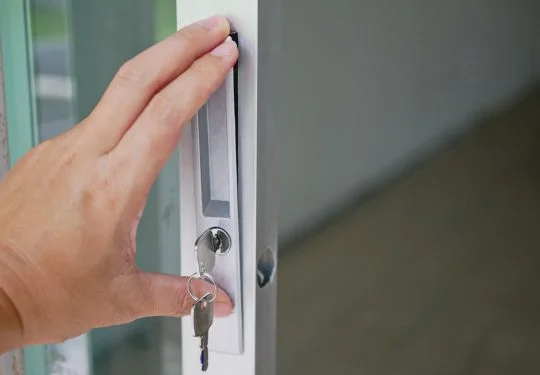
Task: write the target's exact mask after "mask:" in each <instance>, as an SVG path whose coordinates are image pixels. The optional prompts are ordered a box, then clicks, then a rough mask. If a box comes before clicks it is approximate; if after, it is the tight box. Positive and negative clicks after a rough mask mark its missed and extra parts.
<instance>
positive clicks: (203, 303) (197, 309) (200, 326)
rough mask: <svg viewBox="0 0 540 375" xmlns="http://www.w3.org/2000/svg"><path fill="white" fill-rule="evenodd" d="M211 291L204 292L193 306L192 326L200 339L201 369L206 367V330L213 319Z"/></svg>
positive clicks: (203, 369) (204, 369)
mask: <svg viewBox="0 0 540 375" xmlns="http://www.w3.org/2000/svg"><path fill="white" fill-rule="evenodd" d="M212 299H213V297H212V294H211V293H207V294H205V295H204V296H203V297H202V298H201V299H199V300H198V301H197V302H196V303H195V306H194V307H193V328H194V329H195V337H199V338H200V339H201V344H200V347H201V357H200V360H201V367H202V371H206V370H207V369H208V331H209V330H210V327H211V326H212V323H213V321H214V302H213V301H212Z"/></svg>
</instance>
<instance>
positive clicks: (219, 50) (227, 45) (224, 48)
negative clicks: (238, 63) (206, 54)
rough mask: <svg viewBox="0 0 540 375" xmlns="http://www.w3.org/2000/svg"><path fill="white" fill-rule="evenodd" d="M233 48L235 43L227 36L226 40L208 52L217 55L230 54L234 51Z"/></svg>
mask: <svg viewBox="0 0 540 375" xmlns="http://www.w3.org/2000/svg"><path fill="white" fill-rule="evenodd" d="M235 48H236V43H234V42H233V41H232V39H229V38H227V40H226V41H224V42H223V43H221V44H220V45H219V46H217V47H216V48H214V49H213V50H212V52H210V54H211V55H214V56H219V57H225V56H230V55H232V54H233V53H234V49H235Z"/></svg>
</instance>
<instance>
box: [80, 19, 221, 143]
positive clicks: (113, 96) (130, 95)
mask: <svg viewBox="0 0 540 375" xmlns="http://www.w3.org/2000/svg"><path fill="white" fill-rule="evenodd" d="M228 33H229V23H228V21H227V19H225V18H223V17H220V16H215V17H211V18H208V19H205V20H202V21H199V22H197V23H194V24H192V25H189V26H187V27H185V28H183V29H181V30H180V31H178V32H177V33H175V34H173V35H172V36H170V37H169V38H167V39H165V40H163V41H162V42H160V43H157V44H155V45H154V46H152V47H150V48H148V49H147V50H145V51H143V52H142V53H140V54H139V55H137V56H135V57H134V58H132V59H131V60H129V61H128V62H126V63H125V64H124V65H122V67H121V68H120V69H119V71H118V73H117V74H116V75H115V77H114V79H113V80H112V82H111V84H110V85H109V87H108V88H107V90H106V91H105V94H104V95H103V97H102V98H101V100H100V102H99V103H98V105H97V106H96V108H95V109H94V111H93V112H92V114H91V117H92V119H93V120H92V121H89V122H88V126H89V127H91V130H90V133H91V134H92V135H93V136H94V139H95V140H96V143H97V145H96V147H97V148H99V151H101V152H108V151H110V150H111V149H113V148H114V146H115V145H116V144H117V143H118V142H119V140H120V139H121V138H122V136H123V135H124V134H125V132H126V131H127V130H128V129H129V128H130V127H131V125H132V124H133V123H134V122H135V120H136V119H137V117H138V116H139V115H140V114H141V112H142V111H143V109H144V108H145V107H146V105H147V104H148V103H149V101H150V100H151V99H152V97H153V96H154V95H155V94H156V93H157V92H158V91H160V90H161V89H162V88H163V87H165V86H166V85H167V84H169V83H170V82H171V81H173V80H174V79H176V78H177V77H178V76H179V75H180V74H182V73H183V72H184V71H185V70H186V69H187V68H189V67H190V66H191V64H192V63H193V61H195V60H196V59H197V58H199V57H200V56H202V55H204V54H206V53H207V52H209V51H210V50H212V49H213V48H215V47H216V46H218V45H219V44H220V43H221V42H223V40H224V39H225V38H226V37H227V35H228Z"/></svg>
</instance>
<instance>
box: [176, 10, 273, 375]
mask: <svg viewBox="0 0 540 375" xmlns="http://www.w3.org/2000/svg"><path fill="white" fill-rule="evenodd" d="M279 10H280V7H279V2H276V1H272V0H260V1H259V0H205V1H201V0H177V20H178V27H179V28H180V27H183V26H185V25H187V24H189V23H192V22H194V21H197V20H199V19H202V18H206V17H209V16H212V15H215V14H221V15H224V16H226V17H227V18H228V19H229V20H230V22H231V25H232V29H233V30H234V31H236V32H237V33H238V39H239V49H240V58H239V63H238V98H237V103H238V119H237V124H238V127H237V133H238V134H237V137H238V138H237V139H238V154H237V155H238V158H237V161H238V205H239V217H240V219H239V237H240V238H239V242H240V249H239V252H240V262H241V267H240V273H241V275H233V274H231V275H230V277H231V278H234V277H240V278H241V297H240V298H241V302H242V303H241V306H242V311H241V313H242V321H241V323H242V324H241V325H240V327H239V328H236V326H235V324H236V323H235V321H234V319H235V316H234V315H233V316H232V317H230V318H223V320H221V321H219V322H216V323H215V326H213V327H212V329H211V330H210V348H211V349H212V347H219V348H222V347H223V344H224V343H226V340H227V339H229V340H231V342H232V341H233V340H234V337H232V336H229V337H227V332H228V331H227V327H226V326H228V328H231V327H235V328H234V329H240V330H241V335H242V340H241V341H242V343H243V345H242V350H240V351H239V352H236V353H232V354H231V353H224V352H222V351H221V352H217V351H212V350H211V351H210V359H209V369H208V374H210V375H212V374H220V375H223V374H231V375H233V374H234V375H237V374H238V375H274V374H275V372H276V348H275V345H276V339H275V335H276V303H277V301H276V295H277V293H276V292H277V280H276V278H275V274H276V264H277V261H276V259H277V215H276V214H277V212H276V206H277V196H276V193H277V192H276V184H275V179H274V174H273V170H274V165H275V162H274V160H275V150H276V147H274V133H275V128H276V122H275V120H274V119H275V110H276V105H275V103H276V100H275V93H276V91H275V88H276V81H277V79H276V78H277V75H276V74H275V73H276V72H277V62H278V58H277V55H276V53H277V50H278V48H276V47H277V43H279V38H280V36H279V33H278V31H279V27H278V21H279ZM194 126H196V125H195V121H192V122H190V123H188V124H187V125H186V128H185V131H184V135H183V137H182V142H181V145H180V235H181V249H180V253H181V270H182V273H183V274H186V275H189V274H191V273H193V272H195V271H196V261H195V252H194V243H195V240H196V238H197V237H198V236H199V235H200V234H201V229H202V228H201V225H200V223H199V225H198V224H197V215H196V202H195V200H196V196H197V195H198V193H197V192H196V191H195V190H196V189H197V187H196V185H197V184H196V183H195V182H194V180H195V178H196V174H197V172H196V171H195V170H196V160H197V155H196V151H195V145H194V143H195V142H194V140H193V134H192V131H193V130H194V128H193V127H194ZM233 241H234V239H233ZM217 261H219V259H217V260H216V262H217ZM234 272H236V271H235V270H232V271H231V273H234ZM258 277H259V279H258ZM265 278H266V280H265ZM267 281H269V282H267ZM266 282H267V283H266ZM265 283H266V284H265ZM262 284H265V285H263V286H262V287H261V285H262ZM224 326H225V328H224ZM229 333H230V331H229ZM213 343H214V345H212V344H213ZM199 353H200V352H199V348H198V340H197V339H195V338H194V337H193V322H192V319H191V318H187V319H184V320H183V322H182V356H183V358H182V362H183V375H194V374H200V373H201V367H200V362H199Z"/></svg>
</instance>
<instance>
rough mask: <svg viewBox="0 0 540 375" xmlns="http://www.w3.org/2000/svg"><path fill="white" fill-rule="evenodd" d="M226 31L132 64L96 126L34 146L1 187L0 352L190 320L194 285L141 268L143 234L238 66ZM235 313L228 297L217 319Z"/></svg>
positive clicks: (180, 40) (194, 36) (199, 30)
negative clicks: (188, 126)
mask: <svg viewBox="0 0 540 375" xmlns="http://www.w3.org/2000/svg"><path fill="white" fill-rule="evenodd" d="M228 33H229V24H228V22H227V21H226V20H225V19H224V18H221V17H214V18H211V19H208V20H205V21H202V22H200V23H197V24H193V25H190V26H188V27H186V28H185V29H183V30H181V31H180V32H178V33H176V34H174V35H172V36H171V37H169V38H168V39H166V40H165V41H163V42H161V43H158V44H156V45H155V46H153V47H151V48H149V49H148V50H146V51H144V52H142V53H141V54H140V55H138V56H136V57H135V58H133V59H131V60H130V61H128V62H127V63H126V64H124V65H123V66H122V67H121V68H120V70H119V71H118V73H117V74H116V76H115V77H114V79H113V81H112V83H111V84H110V86H109V87H108V89H107V90H106V92H105V94H104V95H103V97H102V99H101V100H100V102H99V103H98V105H97V106H96V108H95V109H94V110H93V111H92V113H91V114H90V115H89V116H88V117H87V118H85V119H84V120H83V121H82V122H81V123H80V124H78V125H77V126H75V127H74V128H72V129H71V130H70V131H68V132H66V133H64V134H62V135H60V136H58V137H56V138H54V139H51V140H48V141H45V142H43V143H42V144H40V145H38V146H37V147H35V148H34V149H33V150H31V151H30V152H29V153H28V154H27V155H25V156H24V157H23V158H22V159H21V160H20V161H19V162H18V163H17V164H16V165H15V167H14V168H13V170H12V171H11V172H10V173H9V174H8V175H7V176H6V177H5V179H4V180H3V181H2V183H1V184H0V202H1V204H0V223H1V226H0V353H1V352H4V351H7V350H11V349H13V348H15V347H21V346H24V345H28V344H41V343H51V342H58V341H63V340H65V339H67V338H70V337H74V336H77V335H79V334H81V333H83V332H86V331H88V330H90V329H92V328H95V327H104V326H110V325H115V324H121V323H126V322H129V321H132V320H135V319H137V318H141V317H147V316H181V315H185V314H188V313H189V312H190V310H191V307H192V302H193V301H192V299H191V297H190V296H189V294H188V293H187V279H186V278H184V277H180V276H173V275H164V274H150V273H146V272H142V271H141V270H139V269H138V268H137V266H136V264H135V252H136V243H135V234H136V231H137V225H138V223H139V220H140V218H141V215H142V211H143V209H144V206H145V203H146V200H147V196H148V193H149V190H150V188H151V186H152V184H153V182H154V181H155V179H156V177H157V176H158V174H159V172H160V170H161V169H162V167H163V166H164V164H165V163H166V161H167V159H168V158H169V156H170V155H171V153H172V152H173V151H174V149H175V147H176V145H177V143H178V141H179V138H180V136H181V134H182V128H183V124H184V123H186V121H188V120H189V119H190V118H191V117H192V116H193V115H194V114H195V113H196V112H197V110H198V109H199V108H200V107H201V106H202V105H203V104H204V102H206V100H207V99H208V97H209V95H210V94H211V93H212V92H213V91H214V90H216V89H217V87H218V86H219V85H220V84H221V82H222V81H223V79H224V78H225V76H226V74H227V73H228V71H229V70H230V69H231V68H232V67H233V65H234V63H235V62H236V59H237V56H238V51H237V48H236V45H235V43H234V42H232V41H225V42H224V40H225V39H226V37H227V35H228ZM194 287H195V288H197V289H199V290H201V291H203V290H206V288H207V287H208V285H207V284H205V283H204V282H202V281H199V282H195V283H194ZM208 290H210V288H209V289H208ZM231 309H232V304H231V301H230V299H229V298H228V297H227V295H226V294H225V293H224V292H223V291H219V293H218V295H217V298H216V301H215V312H216V315H218V316H219V315H227V314H229V313H230V312H231Z"/></svg>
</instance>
